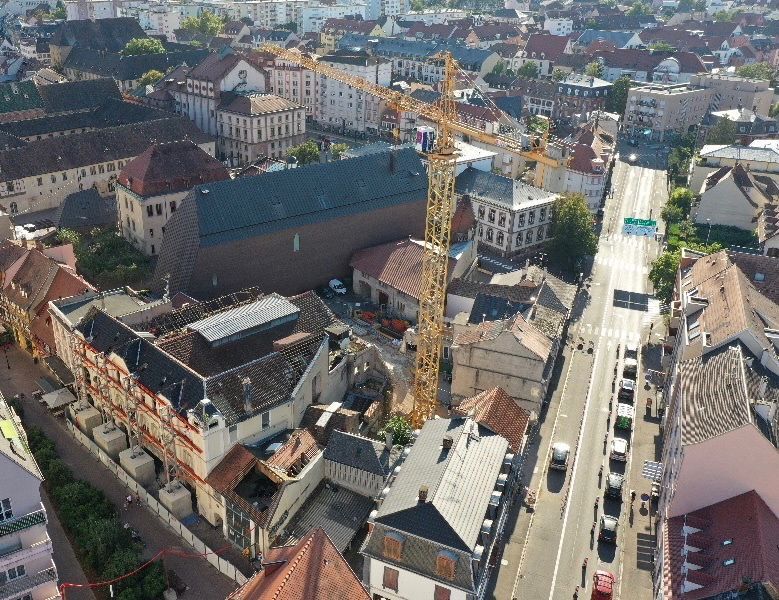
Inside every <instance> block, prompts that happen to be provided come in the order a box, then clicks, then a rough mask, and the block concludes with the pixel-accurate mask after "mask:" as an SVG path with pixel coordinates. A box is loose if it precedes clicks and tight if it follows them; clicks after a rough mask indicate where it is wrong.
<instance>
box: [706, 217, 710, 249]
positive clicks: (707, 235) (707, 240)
mask: <svg viewBox="0 0 779 600" xmlns="http://www.w3.org/2000/svg"><path fill="white" fill-rule="evenodd" d="M706 223H707V224H708V226H709V230H708V231H707V232H706V245H707V246H708V245H709V237H710V236H711V219H706Z"/></svg>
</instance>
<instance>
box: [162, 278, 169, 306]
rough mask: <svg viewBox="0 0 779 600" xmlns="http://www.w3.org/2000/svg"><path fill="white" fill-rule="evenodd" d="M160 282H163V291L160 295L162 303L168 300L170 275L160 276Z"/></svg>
mask: <svg viewBox="0 0 779 600" xmlns="http://www.w3.org/2000/svg"><path fill="white" fill-rule="evenodd" d="M162 280H163V281H164V282H165V291H164V292H163V293H162V301H163V302H168V300H170V273H165V275H163V276H162Z"/></svg>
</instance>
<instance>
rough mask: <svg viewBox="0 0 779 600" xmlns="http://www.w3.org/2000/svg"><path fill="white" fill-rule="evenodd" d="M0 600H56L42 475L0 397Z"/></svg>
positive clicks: (12, 414)
mask: <svg viewBox="0 0 779 600" xmlns="http://www.w3.org/2000/svg"><path fill="white" fill-rule="evenodd" d="M0 425H2V429H3V435H2V436H0V481H2V490H1V491H0V598H13V599H16V598H19V599H22V600H49V599H51V598H59V597H60V594H59V589H58V588H57V577H58V576H57V567H56V565H55V564H54V560H53V557H52V553H53V548H52V543H51V539H50V538H49V534H48V533H47V531H46V523H47V521H48V518H47V515H46V509H45V508H44V507H43V503H42V502H41V483H42V482H43V474H42V473H41V470H40V468H39V467H38V464H37V463H36V462H35V458H34V457H33V455H32V452H31V451H30V447H29V445H28V444H27V436H26V434H25V432H24V429H23V428H22V423H21V420H20V419H19V417H18V416H17V415H16V413H15V412H14V410H13V408H11V407H10V406H9V405H8V403H7V402H6V401H5V399H4V398H3V397H2V395H0Z"/></svg>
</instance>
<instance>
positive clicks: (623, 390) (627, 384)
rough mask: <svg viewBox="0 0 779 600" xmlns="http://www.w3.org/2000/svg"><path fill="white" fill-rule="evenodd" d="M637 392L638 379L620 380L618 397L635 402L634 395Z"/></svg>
mask: <svg viewBox="0 0 779 600" xmlns="http://www.w3.org/2000/svg"><path fill="white" fill-rule="evenodd" d="M635 394H636V380H635V379H627V378H623V379H622V380H621V381H620V382H619V392H618V393H617V398H619V399H620V400H623V401H625V402H629V403H631V404H632V403H633V397H634V396H635Z"/></svg>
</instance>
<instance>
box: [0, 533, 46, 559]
mask: <svg viewBox="0 0 779 600" xmlns="http://www.w3.org/2000/svg"><path fill="white" fill-rule="evenodd" d="M51 553H52V545H51V538H49V536H48V534H47V535H46V537H45V538H44V539H42V540H41V541H39V542H35V543H34V544H31V545H29V546H24V545H22V543H21V542H19V543H16V544H14V545H13V546H10V547H8V548H5V549H3V550H2V551H0V561H5V560H10V561H16V560H29V559H31V558H35V557H36V556H37V555H39V554H46V555H48V556H51Z"/></svg>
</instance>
